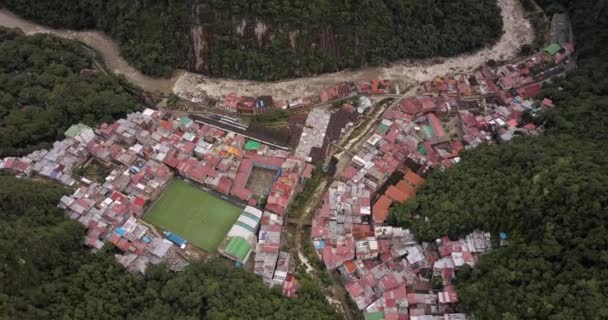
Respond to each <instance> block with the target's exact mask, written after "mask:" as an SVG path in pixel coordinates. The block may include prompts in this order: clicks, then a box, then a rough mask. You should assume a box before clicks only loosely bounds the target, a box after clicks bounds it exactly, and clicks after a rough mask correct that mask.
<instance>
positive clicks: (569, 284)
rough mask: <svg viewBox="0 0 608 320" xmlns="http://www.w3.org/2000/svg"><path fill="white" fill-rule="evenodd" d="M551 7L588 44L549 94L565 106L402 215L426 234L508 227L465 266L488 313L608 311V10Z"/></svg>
mask: <svg viewBox="0 0 608 320" xmlns="http://www.w3.org/2000/svg"><path fill="white" fill-rule="evenodd" d="M543 5H544V6H545V8H547V9H548V10H549V11H548V12H549V13H551V12H555V10H566V9H567V10H569V12H570V13H571V18H572V20H573V23H574V30H575V36H576V39H577V43H578V47H577V50H578V68H577V70H576V71H574V72H572V73H571V74H569V75H567V76H566V77H565V78H561V79H558V80H556V81H554V82H553V83H551V84H549V85H547V86H546V89H545V90H544V92H543V95H544V96H549V97H550V98H552V99H553V100H554V102H555V103H556V105H557V106H558V107H557V108H556V110H555V111H551V112H549V113H547V114H545V115H544V116H543V118H542V119H540V122H543V123H545V125H546V127H547V130H546V132H545V133H544V134H543V135H541V136H539V137H522V138H518V139H516V140H515V141H514V143H512V144H506V145H488V146H483V147H480V148H479V149H476V150H472V151H467V152H465V153H463V156H462V161H461V162H460V163H459V164H458V165H456V166H454V167H453V168H450V169H449V170H446V171H445V172H434V173H432V174H431V175H430V177H429V178H428V180H427V184H426V185H425V186H424V187H423V188H422V189H421V190H420V192H419V195H418V197H417V198H416V200H415V201H413V202H410V203H406V204H405V205H403V206H400V207H397V208H395V209H393V210H392V212H391V216H390V221H391V222H392V223H393V224H396V225H402V226H407V227H411V228H412V229H413V230H414V232H415V234H417V235H419V236H420V237H421V238H423V239H426V240H430V239H434V238H436V237H439V236H442V235H445V234H448V235H450V236H451V237H457V236H461V235H463V234H465V233H467V232H469V231H471V230H473V229H476V228H480V229H483V230H486V231H491V232H493V233H494V234H495V235H497V234H498V232H506V233H507V234H508V236H509V241H510V244H509V245H508V246H507V247H501V248H497V249H495V250H494V251H492V252H491V253H489V254H487V255H484V256H482V258H481V259H480V261H479V263H478V264H477V265H476V266H475V268H474V269H473V270H466V271H464V272H461V273H460V274H459V275H458V276H459V279H458V283H457V288H458V290H459V293H460V300H461V302H462V303H463V305H464V307H465V308H466V309H468V310H469V311H470V312H472V313H473V314H474V315H475V317H476V319H605V318H608V307H606V304H605V303H604V301H605V299H606V297H608V289H607V288H608V271H607V270H608V259H607V258H608V256H607V255H606V245H607V244H608V233H607V232H606V228H607V227H606V226H608V214H607V212H608V211H607V208H608V161H607V159H608V152H607V151H606V148H605V144H606V141H607V140H606V138H607V128H608V125H607V123H606V119H608V81H607V80H606V79H607V78H608V77H607V76H608V47H606V45H605V43H606V41H607V40H608V33H607V32H606V31H605V30H606V27H608V14H607V13H608V12H607V11H606V10H608V9H607V8H606V7H605V6H603V7H602V6H600V3H599V2H597V1H592V0H587V1H576V2H570V3H569V4H567V3H563V4H560V3H557V1H554V2H549V1H544V2H543ZM560 8H561V9H560ZM598 9H599V10H600V12H597V10H598Z"/></svg>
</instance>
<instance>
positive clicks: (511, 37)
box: [0, 0, 534, 100]
mask: <svg viewBox="0 0 608 320" xmlns="http://www.w3.org/2000/svg"><path fill="white" fill-rule="evenodd" d="M498 4H499V6H500V8H501V10H502V17H503V22H504V23H503V25H504V26H503V29H504V33H503V35H502V36H501V38H500V39H499V40H498V41H497V42H496V43H495V44H494V45H492V46H488V47H487V48H484V49H481V50H479V51H477V52H475V53H472V54H464V55H460V56H457V57H452V58H435V59H428V60H425V61H414V62H411V61H401V62H396V63H393V64H391V65H390V66H388V67H371V68H362V69H358V70H346V71H341V72H335V73H327V74H322V75H318V76H311V77H303V78H296V79H289V80H282V81H276V82H259V81H246V80H231V79H222V78H214V79H211V78H208V77H204V76H201V75H199V74H195V73H191V72H187V71H184V70H178V71H176V72H175V74H174V75H173V76H172V77H171V78H167V79H165V78H153V77H149V76H146V75H144V74H142V73H141V72H139V71H138V70H137V69H135V68H134V67H132V66H131V65H129V63H128V62H127V61H126V60H125V59H124V58H123V57H122V56H121V55H120V50H119V47H118V45H117V43H116V42H115V41H114V40H112V39H111V38H109V37H108V36H107V35H105V34H104V33H102V32H99V31H72V30H60V29H52V28H49V27H46V26H42V25H39V24H36V23H33V22H30V21H28V20H25V19H23V18H20V17H18V16H16V15H14V14H13V13H11V12H10V11H6V10H0V25H2V26H5V27H11V28H20V29H22V30H23V31H24V32H25V33H26V34H35V33H50V34H54V35H56V36H59V37H63V38H68V39H73V40H78V41H81V42H84V43H85V44H87V45H88V46H90V47H92V48H94V49H96V50H97V51H99V53H100V54H101V56H102V57H103V59H104V62H105V64H106V66H107V67H108V68H109V69H110V70H112V71H114V72H115V73H117V74H122V75H124V76H125V78H126V79H127V80H128V81H130V82H132V83H134V84H136V85H138V86H140V87H142V88H143V89H145V90H146V91H150V92H154V91H159V92H162V93H170V92H174V93H178V94H180V95H182V96H187V97H196V96H198V95H200V94H202V93H205V94H207V95H209V96H212V97H221V96H223V95H226V94H228V93H231V92H236V93H238V94H242V95H252V96H258V95H264V94H270V95H272V96H274V98H275V99H278V100H285V99H288V98H292V97H301V96H306V95H311V94H316V93H318V92H319V91H321V90H322V89H324V88H326V87H329V86H331V85H333V84H336V83H338V82H342V81H357V80H371V79H388V80H398V81H404V82H411V81H412V80H415V81H426V80H429V79H431V78H432V77H434V76H436V75H441V74H446V73H448V72H464V71H467V70H471V69H474V68H476V67H478V66H480V65H481V64H483V63H484V62H486V61H488V60H490V59H494V60H502V59H510V58H513V57H515V56H516V55H517V53H518V51H519V48H521V46H522V45H524V44H528V43H531V42H532V41H533V40H534V32H533V30H532V27H531V25H530V22H529V21H528V20H527V19H526V18H525V13H524V10H523V9H522V7H521V5H520V3H519V0H498Z"/></svg>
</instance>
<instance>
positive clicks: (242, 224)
mask: <svg viewBox="0 0 608 320" xmlns="http://www.w3.org/2000/svg"><path fill="white" fill-rule="evenodd" d="M234 224H235V225H237V226H241V227H243V228H245V229H247V230H249V231H251V232H254V231H255V229H254V228H252V227H251V226H250V225H248V224H246V223H243V222H241V221H237V222H235V223H234Z"/></svg>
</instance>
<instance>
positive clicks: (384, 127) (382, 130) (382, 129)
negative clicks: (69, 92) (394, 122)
mask: <svg viewBox="0 0 608 320" xmlns="http://www.w3.org/2000/svg"><path fill="white" fill-rule="evenodd" d="M388 129H389V126H387V125H385V124H383V123H381V124H380V125H379V126H378V128H376V132H378V133H379V134H381V135H385V134H386V133H387V132H388Z"/></svg>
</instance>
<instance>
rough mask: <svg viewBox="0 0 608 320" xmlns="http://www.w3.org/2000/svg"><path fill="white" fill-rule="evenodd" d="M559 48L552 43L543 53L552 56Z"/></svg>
mask: <svg viewBox="0 0 608 320" xmlns="http://www.w3.org/2000/svg"><path fill="white" fill-rule="evenodd" d="M559 49H561V47H560V46H559V45H558V44H555V43H552V44H550V45H549V46H548V47H546V48H544V49H543V51H544V52H546V53H547V54H550V55H552V56H554V55H555V54H556V53H557V52H558V51H559Z"/></svg>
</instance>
